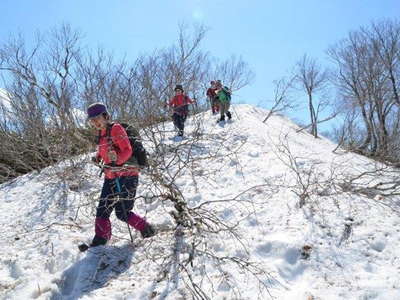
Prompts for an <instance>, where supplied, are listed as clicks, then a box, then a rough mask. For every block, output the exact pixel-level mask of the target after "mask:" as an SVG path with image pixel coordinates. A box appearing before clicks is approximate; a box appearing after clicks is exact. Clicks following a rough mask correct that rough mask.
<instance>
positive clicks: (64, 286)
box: [51, 244, 135, 300]
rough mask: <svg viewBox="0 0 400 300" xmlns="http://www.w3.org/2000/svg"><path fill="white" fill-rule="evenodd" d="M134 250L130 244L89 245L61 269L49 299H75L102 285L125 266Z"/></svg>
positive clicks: (122, 271)
mask: <svg viewBox="0 0 400 300" xmlns="http://www.w3.org/2000/svg"><path fill="white" fill-rule="evenodd" d="M134 252H135V247H134V245H132V244H126V245H124V246H122V247H116V246H99V247H96V248H93V249H91V248H89V250H88V251H87V253H86V255H85V256H84V257H83V258H82V259H81V260H79V261H77V262H75V263H74V264H73V265H72V266H71V267H69V268H68V269H67V270H65V271H64V273H63V274H62V276H61V280H60V282H59V283H58V287H59V291H58V292H57V293H55V294H53V295H52V297H51V299H52V300H59V299H63V300H64V299H78V298H80V297H82V296H84V295H87V294H90V293H91V292H92V291H94V290H97V289H100V288H102V287H104V286H105V285H106V284H107V283H108V282H109V281H111V280H113V279H115V278H118V276H119V275H121V274H122V273H124V272H125V271H126V270H128V269H129V267H130V265H131V262H132V257H133V254H134Z"/></svg>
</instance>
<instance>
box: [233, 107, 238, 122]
mask: <svg viewBox="0 0 400 300" xmlns="http://www.w3.org/2000/svg"><path fill="white" fill-rule="evenodd" d="M232 109H233V110H234V111H235V115H236V117H237V118H238V120H240V117H239V115H238V113H237V112H236V109H235V107H234V106H233V105H232Z"/></svg>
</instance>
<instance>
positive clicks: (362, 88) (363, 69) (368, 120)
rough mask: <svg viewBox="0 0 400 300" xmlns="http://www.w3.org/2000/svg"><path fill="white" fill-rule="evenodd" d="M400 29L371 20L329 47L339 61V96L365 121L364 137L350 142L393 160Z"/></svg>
mask: <svg viewBox="0 0 400 300" xmlns="http://www.w3.org/2000/svg"><path fill="white" fill-rule="evenodd" d="M399 30H400V29H399V25H398V23H396V22H391V21H383V22H379V23H372V25H371V27H363V28H361V29H360V30H358V31H355V32H351V33H350V34H349V35H348V37H347V38H346V39H344V40H342V41H341V42H339V43H337V44H336V45H335V46H333V47H331V48H329V50H328V55H329V56H330V57H331V59H332V60H333V61H334V62H335V63H336V65H337V71H336V74H335V80H334V83H335V85H336V87H337V88H338V91H339V93H340V97H339V98H338V100H339V101H342V103H343V104H342V106H343V107H345V108H346V109H347V111H354V112H355V113H357V114H359V116H360V119H361V120H362V121H363V126H362V128H360V129H361V131H360V133H361V136H362V141H357V142H355V140H354V139H352V141H350V143H351V144H352V145H353V146H354V149H355V150H357V151H359V152H361V153H364V154H368V155H372V156H375V157H380V158H382V159H390V160H392V159H393V158H394V156H393V154H391V153H393V146H392V145H394V144H396V142H394V141H395V140H397V139H398V138H397V137H395V136H394V133H395V132H397V129H396V128H398V127H397V125H396V124H397V118H396V116H397V114H398V76H399V63H398V58H397V57H398V51H399V47H400V46H399V41H398V36H399V33H398V32H399ZM389 124H392V125H391V126H390V125H389ZM392 128H393V129H394V130H393V129H392ZM357 139H359V138H357ZM350 140H351V139H350ZM390 157H392V158H390Z"/></svg>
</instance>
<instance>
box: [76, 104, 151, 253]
mask: <svg viewBox="0 0 400 300" xmlns="http://www.w3.org/2000/svg"><path fill="white" fill-rule="evenodd" d="M87 117H88V121H89V123H90V125H91V126H92V127H94V128H95V129H97V130H98V144H97V155H96V157H95V158H94V161H96V162H102V165H103V170H104V175H105V179H104V184H103V188H102V191H101V195H100V200H99V203H98V206H97V209H96V220H95V236H94V238H93V240H92V243H91V244H90V245H89V247H96V246H100V245H105V244H106V243H107V242H108V241H109V240H110V238H111V222H110V215H111V213H112V211H113V210H114V209H115V214H116V216H117V218H118V219H119V220H121V221H123V222H126V223H127V224H129V225H130V226H132V227H133V228H135V229H136V230H138V231H139V232H140V233H141V235H142V237H143V238H147V237H151V236H153V235H155V230H154V228H153V226H151V225H150V224H149V223H148V222H147V221H146V220H145V219H144V218H143V217H141V216H139V215H137V214H135V213H133V212H132V211H131V210H132V208H133V204H134V198H135V195H136V189H137V186H138V177H139V171H140V165H141V163H143V162H141V160H142V161H143V152H142V153H140V152H141V151H144V150H143V149H140V147H139V146H138V145H135V144H134V143H133V142H132V137H130V136H128V134H127V130H128V129H127V130H126V129H125V128H124V126H123V125H122V124H120V123H112V122H111V120H110V114H109V113H108V111H107V108H106V106H105V105H104V104H102V103H94V104H92V105H90V106H89V107H88V109H87ZM125 126H126V125H125ZM128 131H129V130H128ZM135 143H136V142H135ZM132 148H134V149H132ZM135 152H136V153H135ZM133 157H135V160H133V159H132V158H133ZM133 161H135V162H136V163H134V162H133ZM138 162H139V163H138ZM84 250H85V249H83V251H84ZM81 251H82V250H81Z"/></svg>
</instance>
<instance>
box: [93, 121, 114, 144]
mask: <svg viewBox="0 0 400 300" xmlns="http://www.w3.org/2000/svg"><path fill="white" fill-rule="evenodd" d="M113 126H114V123H107V127H106V135H105V137H106V138H107V142H108V143H110V144H112V139H111V129H112V127H113ZM101 138H102V135H101V130H99V134H98V135H97V145H98V144H99V143H100V139H101Z"/></svg>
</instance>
